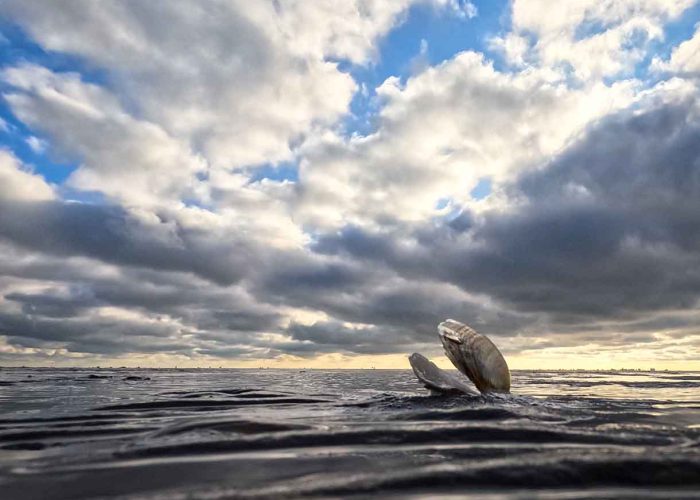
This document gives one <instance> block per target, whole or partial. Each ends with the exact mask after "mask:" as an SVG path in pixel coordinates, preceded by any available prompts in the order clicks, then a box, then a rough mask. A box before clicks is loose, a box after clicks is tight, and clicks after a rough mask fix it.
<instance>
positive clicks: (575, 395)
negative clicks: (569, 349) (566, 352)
mask: <svg viewBox="0 0 700 500" xmlns="http://www.w3.org/2000/svg"><path fill="white" fill-rule="evenodd" d="M512 390H513V394H514V395H512V396H491V397H488V396H479V397H468V396H462V397H459V396H449V397H446V396H435V395H431V394H430V393H429V391H428V390H426V389H425V388H423V387H422V386H421V384H420V383H419V382H418V381H417V380H416V379H415V377H414V375H413V373H412V372H411V371H410V370H364V371H363V370H356V371H355V370H336V371H333V370H306V371H297V370H133V369H129V370H127V369H122V370H107V369H102V370H83V369H81V370H76V369H73V370H69V369H7V368H6V369H1V370H0V498H3V499H5V498H7V499H11V498H37V499H39V498H40V499H53V498H61V499H63V498H65V499H68V498H70V499H73V498H94V497H119V498H249V497H254V498H257V497H262V498H280V497H300V496H320V497H329V496H330V497H337V496H351V495H358V496H368V495H374V494H377V495H381V496H382V497H396V498H399V497H400V498H406V497H412V496H414V497H423V496H429V495H430V496H437V497H450V496H462V495H465V494H471V495H474V496H476V497H481V498H504V497H505V498H531V497H540V498H609V497H615V498H698V497H699V496H700V373H693V372H619V373H618V372H581V371H576V372H545V371H515V372H513V389H512Z"/></svg>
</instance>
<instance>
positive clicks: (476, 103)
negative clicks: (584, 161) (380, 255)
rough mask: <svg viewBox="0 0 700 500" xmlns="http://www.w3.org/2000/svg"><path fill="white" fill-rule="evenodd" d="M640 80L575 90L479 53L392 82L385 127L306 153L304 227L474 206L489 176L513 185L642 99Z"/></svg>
mask: <svg viewBox="0 0 700 500" xmlns="http://www.w3.org/2000/svg"><path fill="white" fill-rule="evenodd" d="M635 87H636V83H635V82H632V81H630V82H627V81H623V82H619V83H616V84H614V85H611V86H606V85H603V84H597V85H594V86H592V87H589V88H585V89H572V88H569V87H568V86H567V85H566V83H565V82H563V81H554V82H553V81H549V80H548V79H547V78H546V75H545V74H543V73H540V72H523V73H519V74H508V73H501V72H498V71H497V70H495V69H494V67H493V64H492V63H491V61H488V60H486V59H485V58H484V56H483V55H481V54H477V53H474V52H462V53H460V54H458V55H457V56H455V57H454V58H453V59H451V60H449V61H447V62H445V63H443V64H440V65H438V66H436V67H431V68H428V69H426V70H425V71H424V72H422V73H420V74H418V75H415V76H414V77H412V78H410V79H408V81H407V82H406V83H405V84H403V83H401V82H400V81H399V80H398V79H396V78H389V79H388V80H386V81H385V82H384V83H383V84H382V85H381V86H380V87H379V88H378V89H377V93H378V96H379V97H380V98H381V99H382V100H383V103H384V105H383V107H382V108H381V111H380V112H379V123H378V130H377V131H376V132H375V133H373V134H371V135H368V136H364V137H357V136H353V137H351V138H349V139H344V138H341V137H339V136H337V135H335V134H331V133H327V134H324V135H320V136H318V137H315V138H310V139H309V140H308V141H307V142H305V143H304V145H303V146H302V148H301V151H300V152H301V155H302V162H301V167H300V172H299V177H300V185H299V201H298V202H297V210H298V213H299V216H300V217H303V218H304V220H308V221H309V222H311V223H313V224H317V225H322V226H336V227H337V226H342V225H343V224H365V223H367V221H372V222H377V221H381V220H385V221H390V220H392V219H398V220H402V221H416V220H422V219H425V218H426V217H431V216H434V215H436V213H437V211H436V205H437V204H438V202H439V201H440V200H441V199H448V200H452V201H453V203H454V204H456V205H464V204H467V203H470V202H473V201H475V200H473V199H472V197H471V196H470V192H471V191H472V190H473V188H474V187H475V186H476V185H477V184H478V183H479V181H480V180H481V179H483V178H489V179H492V180H493V181H495V182H503V181H505V180H508V179H510V178H512V177H513V175H517V173H518V172H520V171H522V170H524V169H527V168H532V167H534V166H536V165H538V164H539V163H540V162H542V161H545V160H546V159H547V158H548V157H549V156H550V155H553V154H555V153H556V152H557V151H558V150H559V149H561V148H563V147H565V146H566V145H567V143H568V142H569V141H570V140H572V139H573V138H574V137H575V136H576V134H578V133H580V132H581V131H582V130H583V129H584V128H585V127H586V126H587V125H589V124H590V123H591V122H593V121H595V120H596V119H598V118H599V117H601V116H603V115H604V114H606V113H608V112H610V111H611V110H614V109H619V108H622V107H625V106H627V105H629V103H630V102H631V101H632V100H633V96H634V90H635Z"/></svg>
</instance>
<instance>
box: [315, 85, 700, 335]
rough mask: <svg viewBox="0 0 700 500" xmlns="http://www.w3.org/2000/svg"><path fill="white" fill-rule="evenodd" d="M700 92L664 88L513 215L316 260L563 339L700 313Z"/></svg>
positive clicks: (529, 178)
mask: <svg viewBox="0 0 700 500" xmlns="http://www.w3.org/2000/svg"><path fill="white" fill-rule="evenodd" d="M689 92H690V93H689ZM696 92H697V90H696V89H694V88H692V87H687V86H683V85H682V86H679V87H674V86H673V85H668V86H665V87H664V86H662V87H661V88H659V89H657V90H656V91H655V92H653V93H651V94H649V95H648V96H647V99H646V100H645V101H644V102H643V103H640V105H639V107H637V108H633V109H627V110H623V111H620V112H618V113H616V114H614V115H611V116H609V117H607V118H605V119H603V120H601V121H600V122H599V123H598V124H597V125H596V126H594V127H592V128H591V129H590V130H589V131H588V132H587V133H586V134H585V135H584V136H582V137H581V138H580V139H579V140H578V141H576V142H575V143H574V144H572V145H571V146H569V147H568V148H567V149H565V150H563V151H562V152H561V153H560V154H559V155H557V156H556V157H555V158H554V159H552V160H551V161H550V162H548V163H547V164H546V166H544V167H542V168H540V169H537V170H535V171H530V172H524V173H522V174H521V175H520V176H518V177H517V179H515V180H514V181H513V182H512V183H510V184H509V185H508V186H507V187H505V188H504V189H505V190H506V191H507V192H508V195H509V199H511V200H517V201H514V202H513V203H512V205H510V206H507V207H499V208H494V209H492V210H486V211H483V212H481V213H479V214H475V215H474V216H473V217H472V219H471V223H470V224H467V225H466V226H464V227H462V228H459V229H455V228H454V227H452V226H450V224H449V223H440V224H431V225H417V226H415V227H414V228H413V229H412V230H407V229H406V228H403V229H401V230H391V231H390V232H387V233H379V232H376V231H374V232H373V231H370V230H367V229H358V228H355V229H353V228H349V229H345V230H343V231H341V232H340V233H336V234H327V235H326V236H324V237H323V238H321V239H319V241H318V243H317V245H316V250H317V251H320V252H323V253H328V254H331V255H345V256H347V257H351V258H353V259H358V260H361V261H376V262H378V263H380V264H381V265H383V266H386V267H389V268H392V269H395V270H396V271H397V272H398V273H399V274H400V275H402V276H405V277H410V278H411V279H414V280H433V281H441V282H450V283H453V284H454V285H456V286H458V287H460V288H461V289H463V290H468V291H470V292H472V293H481V294H484V295H486V296H488V297H491V298H492V299H493V300H495V301H497V303H499V304H500V305H501V307H502V308H503V309H502V310H513V311H516V312H520V313H521V314H523V315H524V317H525V318H527V317H528V315H530V314H535V315H536V316H537V317H538V318H539V319H538V321H537V322H536V323H534V324H535V326H537V325H539V326H542V325H543V324H544V325H546V326H547V327H548V328H550V329H551V330H552V331H554V332H557V331H559V332H562V331H566V330H567V329H569V328H573V329H574V330H578V331H583V330H587V329H589V328H594V325H595V324H596V323H597V322H600V321H603V322H605V321H612V322H613V323H614V322H615V321H619V322H627V321H632V320H634V321H641V320H642V319H643V318H645V317H649V316H653V315H656V314H658V313H660V312H663V311H665V310H694V309H695V308H697V306H698V299H699V298H700V274H698V273H697V272H695V271H694V269H697V268H698V267H697V266H698V264H700V252H698V248H700V247H699V246H698V245H699V244H700V217H698V214H700V206H697V202H696V200H698V199H700V197H698V195H700V191H699V190H700V183H699V181H700V115H699V114H698V111H699V109H698V107H697V105H696V104H695V98H694V96H695V95H696ZM463 310H465V311H466V309H463ZM669 325H673V322H672V321H671V322H669ZM515 326H516V329H522V328H523V327H525V326H526V323H524V322H522V321H521V322H520V325H515ZM658 327H659V328H661V325H658ZM614 328H615V326H614V325H608V327H606V329H607V330H608V331H611V330H612V331H614Z"/></svg>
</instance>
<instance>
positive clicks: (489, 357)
mask: <svg viewBox="0 0 700 500" xmlns="http://www.w3.org/2000/svg"><path fill="white" fill-rule="evenodd" d="M438 330H439V331H440V335H441V337H442V338H443V345H445V352H446V354H447V356H448V358H450V360H451V361H452V363H453V364H454V365H455V366H456V367H457V369H458V370H459V371H461V372H462V373H464V374H465V375H466V376H467V377H469V380H471V381H472V382H473V383H474V385H475V386H476V388H477V389H479V391H481V392H510V370H509V369H508V364H507V363H506V360H505V358H504V357H503V355H502V354H501V352H500V351H499V350H498V348H497V347H496V346H495V345H494V343H493V342H491V340H490V339H489V338H488V337H486V336H485V335H481V334H480V333H477V332H476V331H475V330H473V329H472V328H470V327H469V326H467V325H465V324H464V323H460V322H458V321H454V320H447V321H445V322H443V323H441V324H440V326H439V327H438ZM445 332H447V334H445ZM445 339H446V340H445Z"/></svg>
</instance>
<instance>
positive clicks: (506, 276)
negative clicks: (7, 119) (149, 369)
mask: <svg viewBox="0 0 700 500" xmlns="http://www.w3.org/2000/svg"><path fill="white" fill-rule="evenodd" d="M424 3H429V4H430V5H433V6H434V7H435V8H436V9H437V10H435V11H432V12H431V15H451V16H459V17H472V16H473V15H475V14H476V11H475V8H474V6H473V5H472V4H471V3H470V2H461V1H460V2H456V1H453V0H434V1H431V2H427V0H426V2H424ZM412 5H413V2H409V1H396V2H383V1H372V2H364V1H362V2H360V1H358V2H343V3H341V4H338V3H337V2H331V1H328V2H325V1H323V2H313V3H308V2H293V1H279V2H257V3H255V4H254V5H253V4H249V2H236V1H233V2H223V1H221V2H219V1H212V2H207V3H204V4H202V3H197V2H177V3H167V4H165V5H160V4H159V5H158V6H156V5H155V4H152V3H124V2H97V3H89V4H87V5H86V4H85V3H84V2H70V1H69V2H65V3H62V4H61V7H60V8H57V6H56V4H54V3H52V2H30V3H27V2H15V1H13V0H10V1H8V2H3V5H2V7H0V9H2V10H3V14H4V16H5V17H6V18H7V19H9V20H11V22H13V23H17V24H18V25H19V26H21V28H22V29H23V30H24V31H25V32H26V33H27V35H28V36H29V37H31V38H32V40H33V41H35V42H36V43H37V44H38V45H40V46H41V47H42V48H43V49H44V50H46V51H47V53H48V54H49V55H50V54H57V53H59V54H62V55H65V54H68V55H70V56H72V57H71V58H68V59H66V60H67V61H68V62H67V63H66V64H65V65H50V64H48V63H46V64H45V65H44V66H42V65H39V64H36V63H32V62H13V63H12V64H11V65H8V66H6V67H4V68H3V69H2V72H1V73H0V77H1V78H2V92H3V99H4V102H5V103H6V104H7V105H8V107H9V109H10V111H11V112H12V113H13V114H14V118H15V119H16V120H18V121H19V122H21V124H22V125H21V127H19V126H18V127H19V128H18V129H17V132H18V135H24V137H23V139H24V140H25V141H27V140H28V141H31V142H30V143H29V144H30V146H31V143H32V142H33V143H35V145H38V143H36V141H34V140H33V139H31V138H30V137H41V138H42V140H46V143H47V148H46V151H45V152H44V153H46V154H42V155H41V156H42V158H43V157H46V156H47V155H48V156H49V157H51V158H58V159H60V160H68V162H69V163H71V164H75V165H76V166H75V169H74V170H73V171H72V173H71V174H70V176H69V177H68V180H67V181H65V182H58V183H56V184H51V183H48V182H47V181H46V180H44V178H43V177H42V172H44V171H45V166H44V167H42V165H39V166H38V167H32V166H31V165H28V164H27V163H26V161H22V160H21V159H20V158H25V157H24V156H22V155H21V154H20V153H18V152H14V153H13V152H10V151H6V150H0V357H1V358H2V359H3V360H15V361H17V360H22V362H24V361H26V360H28V359H29V360H31V359H35V360H49V359H51V360H56V359H65V360H69V361H70V362H75V360H76V359H84V360H104V359H125V357H128V358H129V359H137V358H138V359H149V360H151V361H153V360H157V361H158V362H166V361H167V360H170V361H172V360H177V361H178V362H179V361H182V360H189V361H191V362H193V363H199V364H211V363H217V362H218V361H220V359H222V358H230V359H236V360H238V361H241V360H249V361H250V362H255V360H259V359H261V358H267V359H272V358H277V359H287V358H285V356H297V357H300V358H304V359H305V360H306V359H308V358H313V357H316V356H324V355H329V356H333V355H336V354H338V353H342V354H343V355H349V356H355V355H359V356H364V355H373V354H396V353H405V352H408V351H413V350H420V351H423V352H427V353H428V354H437V353H438V352H439V351H440V346H439V344H438V342H437V341H436V337H435V325H436V324H437V323H438V322H439V321H441V320H443V319H444V318H446V317H455V318H458V319H462V320H464V321H467V322H468V323H470V324H472V325H473V326H475V327H476V328H477V329H479V330H480V331H483V332H485V333H487V334H489V335H493V336H494V337H495V338H496V340H497V342H498V344H499V346H502V347H503V350H504V351H506V352H507V353H508V354H509V355H510V354H514V355H517V354H519V353H526V354H527V353H530V354H532V353H535V352H536V353H538V355H542V356H546V355H550V356H554V355H556V354H557V353H561V352H566V353H568V355H570V356H576V355H580V354H581V353H582V352H584V351H585V350H586V349H588V350H589V351H590V350H591V349H592V348H591V346H598V347H599V348H600V350H601V352H603V351H604V352H618V351H620V350H624V349H628V348H629V349H636V350H637V351H635V352H640V353H642V352H644V353H650V352H651V353H653V352H654V349H658V353H659V356H662V357H667V358H668V359H671V358H673V356H676V358H678V357H679V356H680V357H682V355H681V354H678V352H679V350H682V349H688V352H690V353H691V354H689V355H688V356H692V355H694V354H692V353H694V352H697V348H696V347H693V345H694V344H692V342H690V341H688V340H687V338H689V337H691V336H692V335H693V334H695V333H697V332H696V331H695V330H694V329H695V328H696V325H697V311H698V299H699V298H700V274H698V272H696V271H695V269H700V266H699V265H698V264H700V253H699V252H698V248H700V246H699V245H700V219H699V218H698V214H700V205H699V204H698V202H697V200H700V196H699V195H700V187H699V186H700V181H699V179H700V174H699V172H700V160H699V158H700V149H698V144H700V137H699V136H700V108H698V106H697V103H696V101H697V96H698V88H697V81H696V80H695V76H696V75H695V73H694V71H695V70H694V69H693V67H692V57H686V56H687V54H691V53H692V50H691V49H692V48H693V47H694V45H693V43H694V41H695V39H696V38H697V34H696V35H694V37H693V38H691V39H690V40H687V41H685V42H683V43H682V44H680V45H679V46H678V47H676V48H675V49H674V50H672V51H671V55H670V56H669V57H668V58H667V59H666V60H664V61H657V62H656V63H654V64H655V65H656V66H658V67H659V68H661V69H663V72H662V73H658V74H657V75H656V76H657V77H660V78H666V79H665V80H661V81H660V82H658V83H656V80H658V78H656V79H655V80H654V81H643V80H642V79H641V78H640V79H636V78H632V77H631V76H632V75H631V72H630V68H632V66H633V65H634V64H636V63H637V62H639V61H641V60H642V59H644V60H649V57H647V56H648V55H649V54H648V53H647V50H648V49H649V47H651V45H650V44H649V41H651V40H660V39H661V37H662V36H663V26H664V24H665V23H667V22H668V21H669V20H671V19H676V18H678V16H680V15H681V14H682V12H683V10H684V9H685V8H686V7H687V5H688V2H684V1H679V2H671V3H663V2H655V1H645V2H641V3H640V2H635V3H632V2H622V1H619V2H618V1H616V2H604V3H603V4H600V3H595V2H579V3H577V4H576V6H573V7H572V6H567V7H566V8H564V7H561V8H560V7H552V6H551V5H550V4H545V3H542V2H533V1H521V0H518V1H516V2H514V3H513V4H512V9H513V10H512V16H511V18H512V24H511V26H509V28H510V29H509V31H506V32H504V33H500V34H499V36H498V37H492V38H491V39H490V41H489V42H488V43H489V46H490V50H492V51H494V52H495V57H496V59H495V60H491V59H490V58H489V56H488V55H485V54H481V53H478V52H475V51H473V50H464V51H462V52H459V53H457V54H456V55H454V56H453V57H450V58H448V59H446V60H445V61H443V62H440V63H439V64H436V65H434V66H430V65H429V59H428V58H427V56H426V57H425V58H424V60H421V61H420V65H418V64H417V65H416V66H415V68H414V69H415V71H414V72H413V73H412V74H411V76H410V77H407V78H400V77H399V76H390V77H388V78H386V79H385V81H383V82H382V83H381V84H379V86H378V87H377V88H375V89H370V88H369V86H370V85H371V79H367V80H365V81H361V79H362V78H363V76H366V75H367V74H380V73H381V71H383V70H382V69H381V68H382V66H381V65H379V64H378V63H379V62H380V61H381V58H382V57H384V56H386V54H383V53H382V50H381V48H382V45H381V44H380V43H379V42H380V41H381V40H382V39H384V40H386V38H383V37H385V36H386V35H387V34H388V33H389V32H390V31H391V30H392V29H393V28H394V27H396V26H397V25H398V24H400V23H401V22H402V21H403V20H404V19H405V18H406V16H407V15H409V14H408V13H409V11H410V9H411V7H412ZM545 10H546V15H545V13H543V12H544V11H545ZM423 11H424V10H423V9H421V12H423ZM425 11H426V12H429V11H428V10H425ZM387 43H388V42H387ZM428 43H430V47H433V41H432V39H431V40H427V41H426V45H425V46H426V47H427V46H428V45H427V44H428ZM436 47H437V45H436ZM498 53H500V54H502V55H503V56H504V57H505V61H506V65H504V64H503V61H501V60H500V59H499V57H500V56H499V54H498ZM425 54H427V52H425ZM425 54H423V55H424V56H425ZM30 59H31V58H30ZM44 63H45V61H44ZM353 75H354V76H353ZM356 79H357V81H356ZM652 84H653V85H654V86H653V87H652V86H651V85H652ZM361 89H363V90H361ZM360 92H362V96H363V98H366V99H369V100H370V101H371V102H370V104H369V106H370V108H372V110H373V112H374V111H376V115H374V116H373V119H374V122H373V126H374V128H373V129H372V131H371V132H369V133H367V134H366V135H362V134H360V133H359V132H357V131H355V132H354V133H352V131H348V130H346V124H345V123H344V122H343V120H344V118H345V117H347V116H348V113H349V112H350V109H351V103H352V99H353V97H354V96H356V94H358V93H360ZM0 123H2V122H0ZM20 132H21V134H20ZM18 143H21V144H24V143H22V141H21V140H20V141H18ZM19 149H20V150H25V151H26V147H25V146H24V145H23V146H22V147H21V148H19ZM281 161H289V162H290V163H291V165H292V167H291V168H292V169H295V168H296V166H297V164H298V169H299V171H298V176H297V175H291V176H290V178H289V179H274V178H264V177H261V176H260V175H256V173H255V170H256V169H257V168H259V167H261V166H262V167H264V168H263V170H262V171H265V169H267V170H269V169H274V168H276V166H275V165H276V164H277V162H281ZM483 185H488V186H490V189H489V190H488V192H487V193H484V192H481V193H480V194H479V195H478V196H476V195H473V192H474V188H475V187H476V186H483ZM693 349H695V350H694V351H693ZM546 353H549V354H546ZM161 355H162V356H165V357H158V356H161ZM329 359H330V358H329ZM164 360H165V361H164ZM170 361H167V362H170ZM153 362H156V361H153Z"/></svg>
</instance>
